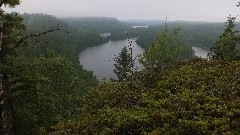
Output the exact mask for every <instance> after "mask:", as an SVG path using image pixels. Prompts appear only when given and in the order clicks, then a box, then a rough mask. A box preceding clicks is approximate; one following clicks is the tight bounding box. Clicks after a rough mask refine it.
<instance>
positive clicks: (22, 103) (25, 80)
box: [4, 54, 97, 134]
mask: <svg viewBox="0 0 240 135" xmlns="http://www.w3.org/2000/svg"><path fill="white" fill-rule="evenodd" d="M4 71H6V72H7V73H8V75H9V76H11V79H10V80H9V83H8V86H9V87H10V88H11V89H10V90H11V91H12V94H11V99H12V105H13V107H14V114H15V118H14V122H16V123H15V124H16V125H15V126H16V127H15V128H16V129H15V130H16V131H17V133H19V134H39V132H40V131H42V130H43V131H45V132H49V131H51V130H52V129H51V126H53V125H55V124H56V123H58V122H60V121H68V120H70V119H73V118H74V117H76V115H75V113H76V111H77V110H78V109H79V108H80V107H81V102H80V97H81V96H82V95H83V94H84V93H85V92H86V91H87V88H88V87H90V86H95V85H97V80H96V78H93V77H92V74H91V73H89V72H86V71H84V70H83V69H82V68H80V67H78V66H76V65H74V64H73V63H72V62H71V61H70V60H69V59H67V58H65V57H62V56H55V55H54V54H49V56H48V58H45V57H39V58H35V59H34V60H31V59H28V58H24V57H18V58H14V59H12V60H11V64H9V65H8V66H7V67H6V70H4ZM9 111H10V110H9ZM30 129H31V130H30Z"/></svg>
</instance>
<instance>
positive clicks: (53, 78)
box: [0, 0, 240, 135]
mask: <svg viewBox="0 0 240 135" xmlns="http://www.w3.org/2000/svg"><path fill="white" fill-rule="evenodd" d="M0 4H1V5H0V7H2V6H3V5H4V6H8V7H15V6H16V5H19V4H20V1H19V0H6V1H3V2H0ZM141 25H142V26H148V28H141V27H140V28H133V26H141ZM238 29H239V27H238V23H237V22H236V17H233V16H229V17H228V18H227V21H226V23H208V22H185V21H173V22H171V21H170V22H168V21H153V22H148V21H144V22H141V21H126V20H125V21H120V20H117V19H116V18H111V17H83V18H57V17H54V16H51V15H47V14H26V13H25V14H18V13H6V12H4V9H2V8H1V10H0V114H1V115H0V135H5V134H6V135H7V134H9V135H11V134H14V135H32V134H76V135H78V134H83V135H92V134H103V135H112V134H116V135H125V134H126V135H138V134H142V135H147V134H149V135H162V134H164V135H165V134H166V135H169V134H194V135H210V134H232V135H234V134H236V135H237V134H239V133H240V109H239V108H240V104H239V103H240V68H239V67H240V62H239V60H240V50H239V48H240V46H239V43H240V35H239V31H238ZM103 33H111V36H108V37H101V36H100V34H103ZM133 37H137V41H136V42H137V43H138V44H139V45H140V46H142V47H143V48H145V52H144V53H143V54H142V56H141V58H140V60H139V62H140V63H141V64H142V65H143V67H144V69H143V70H141V71H135V70H133V67H134V60H133V56H132V52H131V51H132V50H131V47H130V48H127V47H125V48H123V49H122V51H121V52H120V53H119V56H116V58H115V59H114V61H115V64H114V66H115V69H114V73H115V74H116V76H117V79H110V80H104V81H101V82H99V81H98V80H97V79H96V76H94V74H93V73H92V72H91V71H87V70H85V69H83V67H82V65H80V62H79V58H78V55H79V52H80V51H81V50H83V49H84V48H87V47H90V46H94V45H100V44H102V43H105V42H108V41H110V40H121V39H126V38H133ZM192 46H196V47H201V48H205V49H208V50H210V51H211V53H210V54H209V56H208V58H206V59H202V58H197V57H194V56H193V54H194V52H193V50H192Z"/></svg>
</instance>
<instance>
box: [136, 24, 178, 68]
mask: <svg viewBox="0 0 240 135" xmlns="http://www.w3.org/2000/svg"><path fill="white" fill-rule="evenodd" d="M179 32H180V29H173V30H172V32H171V33H170V32H169V30H168V26H167V25H166V24H165V27H164V29H163V31H162V32H161V33H159V34H158V35H157V40H156V42H155V43H154V44H153V45H152V46H150V47H149V49H148V50H147V51H145V52H144V54H143V57H142V58H141V60H140V62H141V63H142V64H143V65H144V67H145V68H146V69H155V68H158V70H160V71H162V70H165V69H166V68H167V67H168V66H169V65H171V64H172V63H174V62H175V61H176V60H177V59H178V57H179V54H180V52H181V46H180V44H181V43H180V39H179Z"/></svg>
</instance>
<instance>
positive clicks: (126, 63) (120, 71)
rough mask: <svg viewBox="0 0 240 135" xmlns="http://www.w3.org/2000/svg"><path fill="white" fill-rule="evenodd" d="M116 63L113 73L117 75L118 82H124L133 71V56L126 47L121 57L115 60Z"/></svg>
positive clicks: (120, 54)
mask: <svg viewBox="0 0 240 135" xmlns="http://www.w3.org/2000/svg"><path fill="white" fill-rule="evenodd" d="M114 61H115V62H116V64H114V67H115V69H114V70H113V72H114V73H115V74H116V76H117V78H118V81H120V82H121V81H124V80H125V79H127V77H128V76H130V75H131V74H132V71H133V61H132V55H131V53H129V51H128V49H127V47H126V46H125V47H124V48H123V49H122V50H121V53H119V56H117V57H115V58H114Z"/></svg>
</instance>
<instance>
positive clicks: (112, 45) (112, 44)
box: [79, 39, 144, 80]
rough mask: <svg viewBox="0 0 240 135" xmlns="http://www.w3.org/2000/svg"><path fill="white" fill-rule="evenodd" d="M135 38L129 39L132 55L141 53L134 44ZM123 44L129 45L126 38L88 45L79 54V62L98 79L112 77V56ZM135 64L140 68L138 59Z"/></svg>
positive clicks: (115, 54)
mask: <svg viewBox="0 0 240 135" xmlns="http://www.w3.org/2000/svg"><path fill="white" fill-rule="evenodd" d="M135 41H136V39H131V40H130V42H131V43H132V46H133V56H134V57H136V56H137V55H139V54H142V53H143V51H144V50H143V48H141V47H140V46H139V45H137V44H136V42H135ZM124 46H129V42H128V40H127V39H126V40H119V41H109V42H107V43H105V44H102V45H98V46H93V47H88V48H86V49H84V50H82V51H81V52H80V54H79V58H80V63H81V65H83V68H84V69H86V70H91V71H93V74H94V75H96V76H97V78H98V79H99V80H101V79H102V78H107V79H109V78H114V76H115V75H114V72H113V69H114V66H113V65H114V64H115V62H114V60H113V59H114V57H115V56H118V55H119V53H120V52H121V49H122V48H123V47H124ZM135 62H136V66H137V67H140V68H141V65H140V64H139V62H138V60H136V61H135Z"/></svg>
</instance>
